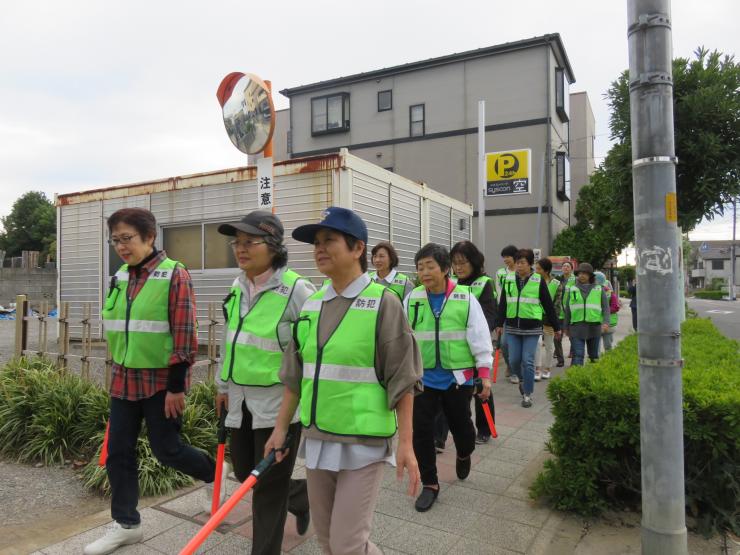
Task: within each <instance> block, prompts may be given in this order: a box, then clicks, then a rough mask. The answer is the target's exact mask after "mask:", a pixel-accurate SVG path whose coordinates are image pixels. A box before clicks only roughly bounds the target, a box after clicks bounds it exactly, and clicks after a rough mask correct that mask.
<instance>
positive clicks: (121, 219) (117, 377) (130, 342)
mask: <svg viewBox="0 0 740 555" xmlns="http://www.w3.org/2000/svg"><path fill="white" fill-rule="evenodd" d="M107 225H108V233H109V237H110V238H109V240H108V242H109V243H110V244H111V245H112V246H113V248H115V250H116V253H117V254H118V256H120V257H121V259H122V260H123V262H124V264H123V265H122V266H121V268H120V269H119V270H118V272H116V275H115V276H114V277H113V278H112V279H111V283H110V287H109V289H108V294H107V296H106V299H105V303H104V305H103V310H102V314H101V315H102V319H103V323H104V326H105V332H106V338H107V341H108V346H109V348H110V352H111V357H112V359H113V365H112V368H111V383H110V397H111V400H110V416H109V421H108V424H109V432H108V457H107V459H106V465H105V466H106V471H107V473H108V481H109V483H110V488H111V516H112V517H113V520H114V523H113V525H112V526H111V528H110V529H109V530H108V532H107V533H106V534H105V535H104V536H103V537H102V538H100V539H98V540H96V541H94V542H92V543H90V544H88V545H87V546H85V548H84V553H85V555H103V554H105V553H111V552H113V551H115V550H116V549H117V548H118V547H121V546H123V545H129V544H133V543H137V542H140V541H141V540H142V539H143V536H144V534H143V529H142V525H141V515H140V514H139V512H138V511H137V510H136V507H137V505H138V501H139V477H138V472H137V468H138V466H137V460H136V443H137V439H138V437H139V431H140V430H141V423H142V421H145V422H146V429H147V433H148V438H149V444H150V446H151V449H152V453H153V454H154V456H155V457H156V458H157V459H158V460H159V462H160V463H162V464H163V465H165V466H170V467H172V468H175V469H176V470H179V471H180V472H183V473H184V474H187V475H189V476H192V477H193V478H196V479H197V480H202V481H204V482H206V483H211V482H213V479H214V477H215V462H214V461H213V459H211V458H210V457H209V456H208V455H206V454H205V453H204V452H202V451H200V450H198V449H194V448H193V447H191V446H189V445H187V444H185V443H183V441H182V438H181V436H180V425H181V422H182V414H183V411H184V410H185V392H186V391H187V389H188V387H189V382H190V367H191V366H192V364H193V362H194V360H195V355H196V353H197V351H198V339H197V327H196V311H195V296H194V294H193V286H192V283H191V280H190V275H189V274H188V272H187V270H186V269H185V267H184V266H183V265H182V264H181V263H179V262H177V261H176V260H172V259H170V258H168V257H167V254H166V253H165V252H164V251H160V250H157V248H156V247H155V246H154V242H155V239H156V237H157V222H156V220H155V218H154V215H153V214H152V213H151V212H150V211H149V210H145V209H143V208H123V209H121V210H118V211H116V212H114V213H113V214H112V215H111V216H110V217H109V218H108V221H107Z"/></svg>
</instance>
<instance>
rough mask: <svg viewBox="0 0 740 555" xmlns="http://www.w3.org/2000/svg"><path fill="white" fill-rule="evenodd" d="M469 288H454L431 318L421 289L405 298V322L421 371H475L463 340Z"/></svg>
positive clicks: (465, 336) (468, 350) (427, 302)
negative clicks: (427, 369)
mask: <svg viewBox="0 0 740 555" xmlns="http://www.w3.org/2000/svg"><path fill="white" fill-rule="evenodd" d="M469 312H470V288H469V287H467V286H465V285H459V284H457V285H455V288H454V289H453V290H452V292H451V293H450V295H449V296H448V297H447V298H446V299H445V301H444V304H443V305H442V312H441V313H440V314H439V316H435V315H434V312H433V311H432V307H431V305H430V304H429V298H428V296H427V292H426V289H425V288H424V286H423V285H422V286H419V287H417V288H415V289H414V290H413V291H412V292H411V294H410V295H409V303H408V319H409V322H410V324H411V329H413V330H414V337H416V341H417V343H418V344H419V350H420V351H421V356H422V360H423V363H424V368H438V367H441V368H444V369H445V370H451V371H452V370H463V369H468V368H474V367H475V357H473V354H472V353H471V352H470V346H469V345H468V340H467V329H468V314H469Z"/></svg>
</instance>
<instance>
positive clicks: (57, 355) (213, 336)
mask: <svg viewBox="0 0 740 555" xmlns="http://www.w3.org/2000/svg"><path fill="white" fill-rule="evenodd" d="M69 304H70V303H69V302H68V301H65V302H63V303H61V305H60V307H59V319H58V325H59V337H58V340H57V345H58V351H59V352H51V351H49V350H48V325H49V320H50V318H49V316H48V313H49V303H48V302H47V301H44V302H42V303H41V306H40V310H39V312H38V314H36V315H29V314H28V313H29V301H28V298H27V296H26V295H18V296H16V311H15V313H16V321H15V355H16V356H17V357H20V356H39V357H44V358H49V359H52V360H54V359H55V360H56V363H57V366H58V367H59V369H60V371H62V372H66V371H67V370H69V362H70V361H71V360H79V361H80V376H81V377H82V378H84V379H87V380H89V379H90V363H91V362H92V361H99V362H103V363H104V364H105V387H106V389H107V388H108V387H109V386H110V379H111V368H112V365H113V360H112V358H111V354H110V350H109V349H108V348H107V345H106V353H105V356H104V357H102V356H93V340H92V328H91V324H90V320H91V316H92V303H83V304H82V319H81V320H79V321H77V322H73V321H70V318H69ZM220 313H221V307H220V305H219V304H218V303H209V304H208V318H207V319H206V320H202V319H201V320H199V321H198V325H199V326H201V327H202V326H204V325H205V326H207V328H208V343H207V349H206V358H203V359H200V360H196V362H195V364H193V368H196V367H202V366H207V367H208V374H207V376H208V380H209V381H210V380H213V377H214V374H215V370H216V365H217V364H218V333H217V328H218V327H219V326H223V323H222V322H221V321H220V320H219V319H218V315H219V314H220ZM34 321H36V322H38V330H37V332H38V343H37V347H38V348H37V349H36V350H33V349H29V348H28V339H29V333H30V331H29V322H34ZM73 323H74V324H81V325H82V339H81V341H80V344H81V354H79V355H77V354H72V353H71V352H70V348H69V347H70V338H69V327H70V325H72V324H73ZM102 343H104V342H101V343H99V345H101V346H102Z"/></svg>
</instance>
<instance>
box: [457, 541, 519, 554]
mask: <svg viewBox="0 0 740 555" xmlns="http://www.w3.org/2000/svg"><path fill="white" fill-rule="evenodd" d="M449 553H450V555H453V554H454V555H518V554H517V552H516V551H509V550H508V549H504V548H503V547H495V546H493V545H491V543H490V542H489V541H488V540H486V542H485V543H484V542H481V541H478V540H473V539H470V538H462V539H461V540H460V543H458V544H456V545H455V546H454V547H453V548H452V549H451V550H450V551H449Z"/></svg>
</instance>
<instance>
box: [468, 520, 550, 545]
mask: <svg viewBox="0 0 740 555" xmlns="http://www.w3.org/2000/svg"><path fill="white" fill-rule="evenodd" d="M537 532H538V528H535V527H534V526H528V525H526V524H520V523H518V522H514V521H512V520H505V519H503V518H501V517H498V516H497V517H491V516H486V515H484V516H481V517H479V518H478V520H477V521H475V522H474V523H473V525H472V526H471V527H470V528H468V530H467V532H466V533H465V537H466V538H469V539H474V540H478V541H479V540H480V538H486V542H487V543H488V544H490V545H492V546H494V547H503V548H504V549H510V550H512V551H519V552H524V551H526V549H527V547H529V545H530V544H531V543H532V540H534V538H535V536H536V535H537Z"/></svg>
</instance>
